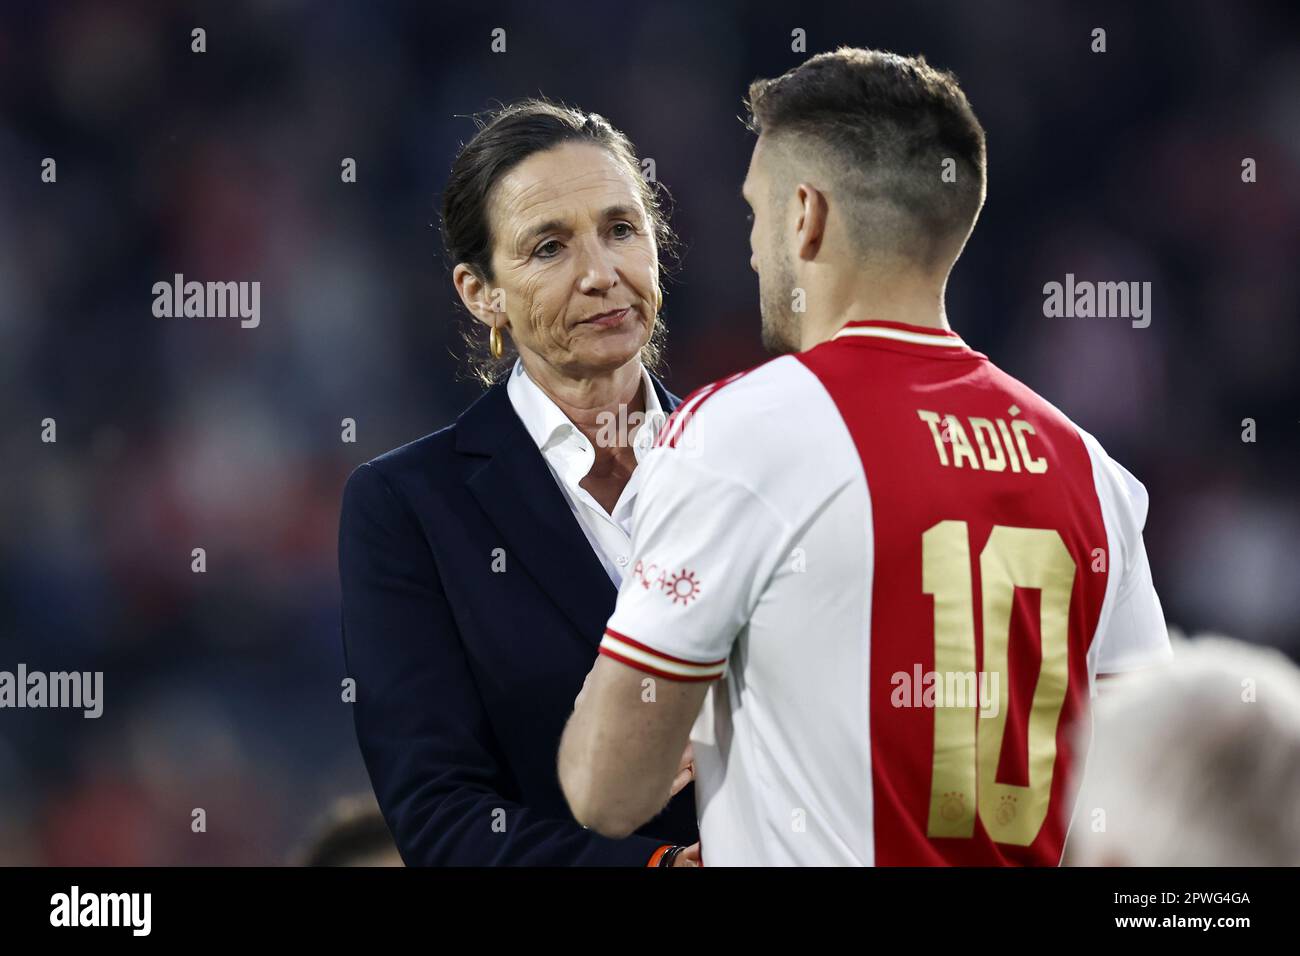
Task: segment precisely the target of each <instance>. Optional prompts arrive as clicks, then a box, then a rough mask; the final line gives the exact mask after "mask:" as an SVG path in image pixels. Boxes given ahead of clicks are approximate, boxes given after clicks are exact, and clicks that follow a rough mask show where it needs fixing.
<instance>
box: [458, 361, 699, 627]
mask: <svg viewBox="0 0 1300 956" xmlns="http://www.w3.org/2000/svg"><path fill="white" fill-rule="evenodd" d="M651 381H652V382H653V383H654V386H655V391H656V392H657V393H658V395H659V402H660V404H661V405H662V406H663V408H664V410H665V412H671V411H672V410H673V409H674V408H676V407H677V405H678V402H679V399H678V398H677V396H675V395H673V394H672V393H671V392H669V391H668V390H667V389H665V388H664V387H663V384H662V383H661V382H660V381H659V380H658V379H657V378H654V377H653V376H652V377H651ZM456 448H457V450H458V451H460V452H463V453H467V454H470V455H478V456H483V457H484V458H485V460H484V461H483V463H482V465H480V466H479V467H477V468H471V469H470V471H469V475H468V478H467V479H466V482H465V483H466V485H467V486H468V488H469V490H470V493H471V494H472V495H473V496H474V498H475V500H476V501H477V502H478V503H479V505H480V506H481V507H482V508H483V511H484V512H485V513H486V514H487V516H488V518H489V519H490V520H491V522H492V524H493V525H494V526H495V527H496V529H497V531H498V532H499V533H500V535H501V538H502V542H503V544H504V546H505V549H506V554H507V561H510V560H515V561H517V562H518V563H519V564H521V565H523V567H524V569H525V570H526V571H527V573H528V574H530V575H531V576H532V577H533V579H534V580H535V581H537V583H538V585H540V586H541V588H542V590H543V591H545V592H546V594H547V595H548V596H549V597H550V599H551V600H552V601H553V602H554V603H555V605H556V607H558V608H559V609H560V611H562V612H563V613H564V614H565V615H566V616H567V617H568V619H569V620H570V621H572V622H573V624H574V626H575V627H577V629H578V631H579V632H580V633H581V634H582V636H583V639H584V640H586V641H587V642H588V643H590V644H591V645H592V646H593V647H595V646H598V645H599V644H600V639H601V637H602V635H603V634H604V631H605V622H606V621H608V620H609V616H610V614H612V613H613V611H614V601H615V599H616V597H617V591H616V589H615V587H614V583H613V582H612V581H611V580H610V579H609V575H608V574H607V573H606V572H605V568H604V565H602V564H601V562H600V560H599V559H598V558H597V557H596V553H595V552H594V551H593V550H592V547H591V543H590V542H589V541H588V540H587V536H586V535H585V534H584V533H583V531H582V528H581V527H579V525H578V520H577V518H575V517H574V515H573V512H572V511H571V510H570V509H569V503H568V501H567V500H566V499H565V497H564V493H563V492H562V491H561V490H560V487H559V485H558V484H556V481H555V477H554V475H552V474H551V470H550V468H548V467H547V465H546V460H545V459H544V458H543V457H542V453H541V452H540V451H539V450H538V448H537V446H536V445H535V444H533V440H532V438H531V436H529V434H528V431H527V429H525V428H524V424H523V422H521V421H520V420H519V416H518V415H516V414H515V410H514V406H513V405H511V403H510V397H509V395H508V394H507V393H506V386H505V383H504V382H499V383H497V384H496V385H493V386H492V387H491V388H490V389H489V390H488V391H487V392H486V393H485V394H484V395H483V396H482V397H481V398H479V399H478V400H477V401H476V402H474V404H473V405H471V406H470V407H469V408H468V409H466V410H465V412H464V413H463V414H462V415H461V416H460V419H459V420H458V421H457V423H456ZM508 569H509V564H507V572H506V573H509V570H508Z"/></svg>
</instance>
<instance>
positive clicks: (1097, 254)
mask: <svg viewBox="0 0 1300 956" xmlns="http://www.w3.org/2000/svg"><path fill="white" fill-rule="evenodd" d="M195 27H202V28H204V29H205V30H206V32H207V38H206V39H207V52H206V53H193V52H191V32H190V31H191V30H192V29H193V28H195ZM498 27H499V28H502V29H504V30H505V31H506V33H505V39H506V51H505V52H504V53H493V52H492V51H491V42H492V31H493V30H494V29H495V28H498ZM1096 27H1101V28H1104V29H1105V30H1106V43H1107V52H1105V53H1104V54H1103V53H1093V52H1091V49H1090V47H1091V44H1092V36H1091V31H1092V30H1093V29H1094V28H1096ZM796 28H801V29H803V30H805V31H806V36H807V51H808V54H811V53H815V52H818V51H821V50H826V49H832V48H834V47H836V46H839V45H842V44H850V45H859V46H871V47H880V48H886V49H892V50H895V51H898V52H901V53H918V52H920V53H924V54H925V55H926V57H927V58H928V59H929V60H930V62H932V63H935V64H937V65H940V66H943V67H946V68H949V69H952V70H954V71H955V72H956V73H957V75H958V77H959V79H960V80H961V82H962V85H963V87H964V88H965V90H966V92H967V94H968V95H969V97H970V99H971V101H972V103H973V105H974V107H975V110H976V112H977V114H978V115H979V117H980V118H981V120H982V121H983V123H984V126H985V127H986V129H987V132H988V148H989V177H990V185H989V198H988V204H987V206H986V208H985V211H984V214H983V217H982V219H981V221H980V223H979V225H978V227H977V228H976V231H975V234H974V237H973V239H972V241H971V243H970V245H969V246H968V249H967V252H966V254H965V256H964V257H963V259H962V260H961V261H960V263H959V264H958V266H957V269H956V272H955V274H954V276H953V279H952V282H951V285H950V289H949V298H948V314H949V317H950V320H951V321H952V323H953V325H954V327H955V328H956V329H957V330H958V331H959V332H960V333H961V334H962V335H963V336H964V337H965V338H966V339H967V340H968V341H969V342H970V343H971V344H972V345H974V346H975V347H976V348H978V349H980V350H981V351H984V352H986V353H987V354H989V355H990V356H991V357H992V358H993V359H994V360H995V361H996V362H998V363H999V364H1000V365H1001V366H1002V367H1003V368H1005V369H1006V370H1008V371H1009V372H1011V373H1012V374H1014V375H1016V376H1018V377H1019V378H1021V379H1022V380H1024V381H1025V382H1027V383H1028V384H1029V385H1030V386H1032V387H1033V388H1035V389H1036V390H1038V391H1039V392H1040V393H1041V394H1043V395H1044V396H1045V397H1047V398H1048V399H1049V400H1051V401H1052V402H1054V403H1055V404H1056V405H1058V406H1059V407H1060V408H1062V409H1063V410H1064V411H1065V412H1066V413H1067V414H1069V415H1070V416H1071V417H1072V418H1073V419H1074V420H1075V421H1077V422H1078V423H1079V424H1080V425H1081V426H1083V427H1084V428H1086V429H1088V430H1089V431H1091V432H1093V433H1094V434H1095V435H1097V436H1098V438H1099V439H1100V440H1101V441H1102V442H1103V444H1105V445H1106V447H1107V448H1108V449H1109V450H1110V452H1111V453H1112V454H1113V455H1114V456H1115V457H1116V458H1117V459H1119V460H1120V461H1121V462H1123V463H1125V464H1126V465H1127V466H1128V467H1129V468H1130V470H1132V471H1133V472H1134V473H1135V474H1136V475H1137V476H1138V477H1139V478H1140V479H1141V480H1142V481H1143V482H1144V483H1145V484H1146V486H1147V488H1148V489H1149V491H1150V494H1151V512H1150V517H1149V520H1148V523H1147V532H1146V540H1147V547H1148V549H1149V552H1150V555H1151V563H1152V567H1153V569H1154V576H1155V581H1156V585H1157V587H1158V589H1159V590H1160V593H1161V596H1162V598H1163V600H1164V606H1165V610H1166V613H1167V615H1168V617H1169V619H1170V621H1171V622H1173V623H1175V624H1178V625H1180V626H1181V627H1183V628H1184V629H1187V630H1189V631H1204V630H1215V631H1222V632H1225V633H1228V634H1231V635H1233V636H1236V637H1239V638H1242V639H1244V640H1247V641H1251V642H1256V643H1262V644H1269V645H1273V646H1277V647H1281V648H1283V649H1284V650H1286V651H1287V653H1289V654H1290V655H1291V656H1292V657H1293V658H1295V657H1297V656H1298V655H1300V623H1297V622H1300V573H1298V571H1300V561H1298V559H1297V556H1296V555H1297V544H1298V543H1300V496H1298V495H1297V492H1296V488H1297V476H1298V475H1300V460H1298V459H1300V453H1298V441H1297V440H1298V439H1300V401H1298V399H1300V376H1298V374H1297V373H1298V372H1300V321H1298V320H1300V309H1298V307H1297V306H1298V305H1300V269H1297V265H1296V264H1297V262H1298V261H1300V96H1298V95H1297V92H1298V91H1300V11H1298V10H1297V8H1296V7H1295V6H1294V5H1293V4H1290V5H1289V4H1284V3H1278V4H1253V3H1227V2H1209V0H1199V2H1176V3H1175V2H1151V3H1143V4H1119V3H1116V4H1100V5H1099V4H1076V3H1064V2H1023V3H1011V2H989V3H984V2H973V0H963V2H951V3H947V2H937V0H929V2H925V3H897V4H863V3H857V2H851V0H843V2H839V0H833V2H826V3H819V4H794V3H769V4H749V3H739V2H721V3H708V4H703V3H690V2H676V3H674V2H668V3H653V4H624V5H613V6H611V5H609V4H607V3H595V2H578V3H564V4H559V5H555V4H540V5H539V4H532V3H527V2H523V0H519V2H505V3H502V2H491V0H488V2H483V3H476V4H435V3H409V4H389V3H361V2H357V3H342V2H328V3H307V2H292V0H276V2H269V0H268V2H262V3H229V4H227V3H222V4H215V3H214V4H210V5H204V4H195V5H192V6H187V5H184V4H169V3H161V2H156V0H151V2H144V0H139V2H132V0H124V2H111V3H109V2H104V3H88V2H57V3H48V4H13V5H12V6H7V7H6V8H5V10H4V12H3V14H0V448H2V449H3V463H4V467H3V469H2V470H0V669H3V670H13V669H14V668H15V667H16V665H17V664H18V663H19V662H23V663H25V664H26V665H27V667H28V668H29V669H31V670H47V671H52V670H77V671H86V670H99V671H103V672H104V674H105V677H104V696H105V707H104V715H103V717H101V718H100V719H98V720H86V719H83V717H82V716H81V714H80V712H75V711H74V712H68V711H31V710H23V711H17V710H6V711H0V863H3V864H14V863H48V864H189V863H194V864H226V863H243V864H272V863H281V862H285V861H287V860H290V859H291V858H292V856H293V854H294V853H295V851H296V848H298V847H300V845H301V844H302V841H304V840H305V839H307V837H308V835H309V834H310V833H311V832H312V828H313V826H314V825H315V823H316V821H317V820H318V819H319V818H320V816H321V815H322V814H323V813H324V812H325V811H326V809H327V808H328V807H329V806H330V805H331V803H332V802H333V801H335V800H336V799H337V798H339V797H343V796H346V795H349V794H356V793H366V792H368V789H369V784H368V781H367V779H366V775H365V771H364V768H363V766H362V763H361V759H360V755H359V752H358V750H357V746H356V740H355V737H354V734H353V729H352V719H351V714H350V712H349V709H348V705H346V704H343V703H341V701H340V681H341V680H342V678H343V677H344V676H345V675H344V670H343V661H342V652H341V644H340V637H339V610H338V580H337V569H336V534H337V527H338V510H339V499H340V492H341V490H342V487H343V483H344V480H345V479H346V477H347V475H348V473H349V472H350V471H351V469H352V468H353V467H354V466H355V465H357V464H358V463H360V462H362V461H365V460H367V459H369V458H371V457H373V456H375V455H377V454H380V453H381V452H383V451H386V450H387V449H389V448H392V447H394V446H396V445H399V444H402V443H404V442H406V441H409V440H411V439H413V438H416V437H418V436H420V435H422V434H425V433H427V432H430V431H432V430H434V429H436V428H439V427H441V426H443V425H445V424H447V423H449V422H450V421H452V420H453V418H454V417H455V416H456V414H457V413H458V412H459V411H460V410H461V409H462V408H464V407H465V406H466V405H467V404H469V402H471V401H472V400H473V399H474V398H475V397H476V395H477V394H478V393H479V386H478V385H476V384H475V383H474V382H473V381H471V380H469V379H468V378H466V377H465V376H464V375H463V374H462V373H461V367H462V366H461V363H460V362H459V360H458V356H459V355H461V354H463V351H464V346H463V345H462V341H461V334H460V333H461V329H462V327H463V326H464V323H465V322H466V319H465V317H464V314H463V313H462V312H461V310H460V309H459V308H458V307H457V303H456V299H455V295H454V292H453V290H452V287H451V283H450V279H449V272H448V268H447V264H446V263H445V262H444V259H443V255H442V251H441V248H440V246H439V242H438V236H437V229H436V226H437V216H436V211H435V210H436V208H437V201H438V198H439V195H440V191H441V189H442V186H443V183H444V181H445V177H446V174H447V171H448V169H449V166H450V163H451V160H452V157H453V156H454V154H455V152H456V150H457V148H458V145H459V144H460V143H461V142H462V141H464V140H465V139H466V138H468V137H469V136H470V135H471V134H472V132H473V124H472V123H471V121H470V120H469V119H468V118H466V117H467V116H468V114H471V113H473V112H476V111H481V110H483V109H485V108H488V107H490V106H492V105H493V104H494V103H496V102H508V101H510V100H512V99H514V98H518V97H522V96H527V95H536V94H538V93H542V94H545V95H547V96H550V97H552V98H556V99H561V100H564V101H566V102H569V103H571V104H574V105H577V106H580V107H582V108H585V109H589V110H594V111H597V112H600V113H603V114H605V115H606V116H608V117H610V119H611V120H612V121H613V122H614V124H615V125H616V126H619V127H620V128H622V129H623V130H624V131H626V132H627V133H628V134H629V135H630V136H631V137H632V139H633V142H634V143H635V144H636V146H637V148H638V150H639V152H640V154H641V155H642V156H644V157H650V158H653V159H654V160H655V168H656V172H657V177H658V179H659V180H660V181H661V182H662V183H664V184H665V185H666V186H667V187H668V189H669V190H670V191H671V193H672V195H673V197H674V200H675V212H674V214H673V218H672V222H673V225H674V227H675V229H676V230H677V232H678V234H679V235H680V236H681V238H682V241H683V247H684V255H683V256H682V260H681V262H680V265H679V267H678V268H677V270H676V274H675V276H674V277H673V279H672V280H671V281H670V283H669V285H668V287H667V298H666V303H665V313H664V318H665V320H666V322H667V323H668V326H669V329H670V331H669V338H668V343H669V346H668V351H667V367H666V369H665V370H664V371H665V377H666V380H667V383H668V385H669V387H670V388H672V389H673V390H675V391H676V392H677V393H678V394H685V393H687V392H689V391H690V390H692V389H693V388H695V387H697V386H699V385H701V384H704V383H705V382H707V381H709V380H712V379H714V378H717V377H720V376H723V375H725V374H728V373H730V372H732V371H735V370H737V369H739V368H742V367H747V366H749V365H753V364H755V363H757V362H759V361H761V360H762V359H763V358H764V355H763V353H762V351H761V348H760V345H759V340H758V329H759V322H758V312H757V280H756V278H755V276H754V275H753V274H752V273H751V271H750V269H749V263H748V259H749V247H748V239H747V236H748V225H747V223H746V221H745V212H746V210H745V207H744V204H743V203H742V201H741V200H740V198H739V193H738V190H739V186H740V183H741V180H742V178H743V176H744V173H745V168H746V164H747V162H748V157H749V151H750V149H751V146H752V140H751V138H750V136H749V134H748V133H746V132H745V130H744V129H743V128H742V126H741V123H740V122H738V120H737V116H738V115H739V114H740V113H741V112H742V108H741V100H742V96H743V93H744V91H745V88H746V86H747V85H748V83H749V81H750V80H752V79H754V78H755V77H757V76H766V75H775V74H778V73H780V72H783V71H784V70H786V69H788V68H789V67H791V66H793V65H795V64H796V63H798V62H800V61H801V60H802V59H804V57H805V55H806V54H802V53H797V52H793V51H792V49H791V43H792V40H791V31H792V30H794V29H796ZM45 157H52V158H54V159H55V160H56V161H57V164H58V166H57V172H58V180H57V183H56V184H47V183H42V182H41V179H40V172H41V162H42V160H43V159H44V158H45ZM344 157H353V158H355V159H356V161H357V171H358V181H357V182H356V183H355V184H345V183H342V182H341V181H340V163H341V161H342V160H343V158H344ZM1246 157H1250V158H1253V159H1254V160H1256V162H1257V165H1258V182H1255V183H1253V184H1247V183H1243V182H1242V178H1241V165H1242V160H1243V159H1244V158H1246ZM1067 272H1070V273H1074V274H1075V275H1076V276H1077V277H1078V278H1080V279H1096V280H1122V281H1149V282H1151V284H1152V308H1153V311H1152V321H1151V324H1150V327H1149V328H1145V329H1135V328H1133V327H1132V326H1131V325H1130V323H1129V322H1128V321H1126V320H1123V319H1098V318H1094V319H1064V318H1052V319H1049V318H1045V317H1044V315H1043V285H1044V284H1045V283H1047V282H1050V281H1062V280H1063V279H1064V277H1065V274H1066V273H1067ZM175 273H183V274H184V275H185V277H186V278H187V279H197V280H199V281H207V280H220V281H227V280H230V281H245V280H259V281H260V282H261V284H262V292H261V308H262V319H261V324H260V326H259V327H258V328H255V329H243V328H241V327H240V325H239V322H238V320H234V319H160V318H155V317H154V315H153V314H152V303H153V295H152V292H151V287H152V285H153V283H155V282H158V281H170V279H171V277H172V276H173V275H174V274H175ZM45 418H53V419H55V421H56V422H57V438H58V440H57V442H56V443H53V444H49V443H43V442H42V441H41V421H42V419H45ZM344 418H353V419H355V420H356V423H357V440H356V442H355V443H351V444H349V443H344V442H343V441H341V438H340V435H341V425H340V423H341V421H342V419H344ZM1246 418H1250V419H1254V421H1255V422H1256V438H1257V440H1256V441H1254V442H1244V441H1243V440H1242V432H1243V424H1242V421H1243V419H1246ZM196 547H202V548H205V549H206V553H207V571H206V573H204V574H195V573H193V572H192V571H191V550H192V549H193V548H196ZM200 807H201V808H204V809H205V810H206V814H207V832H206V833H193V832H191V825H190V824H191V811H192V810H193V809H194V808H200Z"/></svg>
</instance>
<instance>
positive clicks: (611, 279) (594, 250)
mask: <svg viewBox="0 0 1300 956" xmlns="http://www.w3.org/2000/svg"><path fill="white" fill-rule="evenodd" d="M579 257H580V258H579V261H578V268H579V270H581V271H580V272H579V280H578V286H579V288H580V289H581V291H583V292H597V293H598V292H607V291H608V290H609V289H611V288H613V287H614V286H615V285H617V284H618V270H616V269H615V268H614V257H613V255H612V254H611V253H610V251H609V250H608V249H606V248H605V247H604V246H603V245H602V244H601V243H599V242H588V243H583V246H582V249H581V250H580V252H579Z"/></svg>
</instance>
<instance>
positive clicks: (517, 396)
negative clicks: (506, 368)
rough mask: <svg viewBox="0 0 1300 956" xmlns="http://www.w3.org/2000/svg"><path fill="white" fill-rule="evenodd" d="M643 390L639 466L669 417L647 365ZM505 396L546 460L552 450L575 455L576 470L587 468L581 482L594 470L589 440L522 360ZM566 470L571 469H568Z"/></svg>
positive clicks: (635, 447)
mask: <svg viewBox="0 0 1300 956" xmlns="http://www.w3.org/2000/svg"><path fill="white" fill-rule="evenodd" d="M641 387H642V390H643V393H644V395H645V421H644V422H643V423H642V425H641V427H640V428H638V429H637V433H636V438H635V439H634V440H633V443H632V449H633V452H634V453H635V454H636V460H637V461H638V462H640V461H641V456H642V454H643V453H644V452H645V451H647V450H648V449H649V448H650V447H651V446H652V445H653V444H654V441H655V438H656V437H658V435H659V429H660V428H662V427H663V423H664V421H665V420H666V419H667V417H668V416H667V415H666V414H665V413H664V410H663V406H662V405H661V404H660V402H659V393H658V392H657V391H655V387H654V381H653V380H652V379H651V378H650V372H649V371H648V370H647V369H646V367H645V366H644V365H642V366H641ZM506 393H507V394H508V395H509V396H510V403H511V404H512V405H513V406H514V409H515V413H516V414H517V415H518V416H519V419H520V421H522V422H523V423H524V428H526V429H527V430H528V434H529V436H530V437H531V438H532V440H533V444H535V445H536V446H537V448H538V450H540V451H541V452H542V454H543V455H546V456H547V458H548V460H550V459H551V457H552V456H551V454H550V452H552V451H553V450H556V449H565V450H568V451H571V452H573V453H574V454H573V455H572V456H565V457H566V460H568V461H569V462H570V463H571V465H572V466H573V467H575V468H576V466H577V465H579V464H583V465H585V467H583V468H582V470H581V472H580V473H579V474H578V479H581V478H582V477H583V476H585V475H586V474H587V472H588V471H590V470H591V465H592V463H593V462H594V461H595V458H596V453H595V450H594V449H592V447H591V443H590V442H589V441H587V436H585V435H584V434H582V432H581V431H579V430H578V427H577V426H576V425H574V424H573V422H571V421H569V416H567V415H565V414H564V412H562V411H561V410H560V406H558V405H556V404H555V402H554V401H552V399H551V397H550V396H549V395H547V394H546V393H545V392H544V391H542V389H541V388H540V387H539V386H538V385H537V383H536V382H534V381H533V380H532V378H530V377H529V375H528V372H526V371H525V370H524V363H523V361H522V360H521V359H515V367H514V369H513V370H512V371H511V372H510V380H509V381H508V382H507V383H506ZM614 424H615V425H616V424H617V423H614ZM564 470H565V471H568V470H570V469H569V468H567V467H566V468H565V469H564Z"/></svg>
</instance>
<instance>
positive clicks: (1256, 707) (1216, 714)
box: [1066, 637, 1300, 866]
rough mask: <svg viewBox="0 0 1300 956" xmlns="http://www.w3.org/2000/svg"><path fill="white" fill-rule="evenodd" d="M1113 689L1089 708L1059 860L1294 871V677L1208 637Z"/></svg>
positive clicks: (1297, 850) (1271, 653)
mask: <svg viewBox="0 0 1300 956" xmlns="http://www.w3.org/2000/svg"><path fill="white" fill-rule="evenodd" d="M1112 680H1114V679H1112ZM1118 680H1119V681H1121V683H1119V684H1118V685H1117V686H1115V687H1114V688H1113V689H1107V688H1103V690H1102V693H1101V694H1100V696H1099V697H1098V699H1097V700H1096V702H1095V708H1094V719H1093V729H1092V746H1091V752H1090V753H1089V754H1088V762H1087V767H1086V769H1085V771H1084V779H1083V786H1082V788H1081V790H1080V796H1079V802H1078V805H1077V810H1076V815H1075V820H1074V823H1073V825H1072V826H1071V828H1070V836H1069V840H1068V842H1067V844H1066V863H1068V864H1069V865H1072V866H1294V865H1296V864H1300V669H1297V668H1296V666H1295V665H1294V664H1292V663H1291V662H1290V661H1289V660H1288V659H1287V658H1286V657H1285V656H1283V655H1282V654H1281V653H1280V652H1279V651H1276V650H1272V649H1268V648H1262V647H1256V646H1252V645H1249V644H1243V643H1240V642H1237V641H1231V640H1227V639H1224V638H1209V637H1205V638H1199V639H1196V640H1192V641H1189V642H1186V643H1185V644H1182V645H1181V646H1179V647H1177V649H1176V651H1175V655H1174V659H1173V661H1172V662H1171V663H1170V664H1169V665H1167V666H1164V667H1160V668H1157V669H1153V670H1151V671H1149V672H1140V673H1137V674H1133V675H1131V676H1127V677H1124V678H1118ZM1078 733H1079V734H1080V736H1081V737H1082V740H1081V741H1080V744H1081V745H1082V746H1083V747H1086V746H1087V743H1088V740H1087V736H1088V730H1087V728H1086V726H1085V727H1082V728H1080V729H1079V731H1078ZM1081 752H1082V751H1081Z"/></svg>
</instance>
